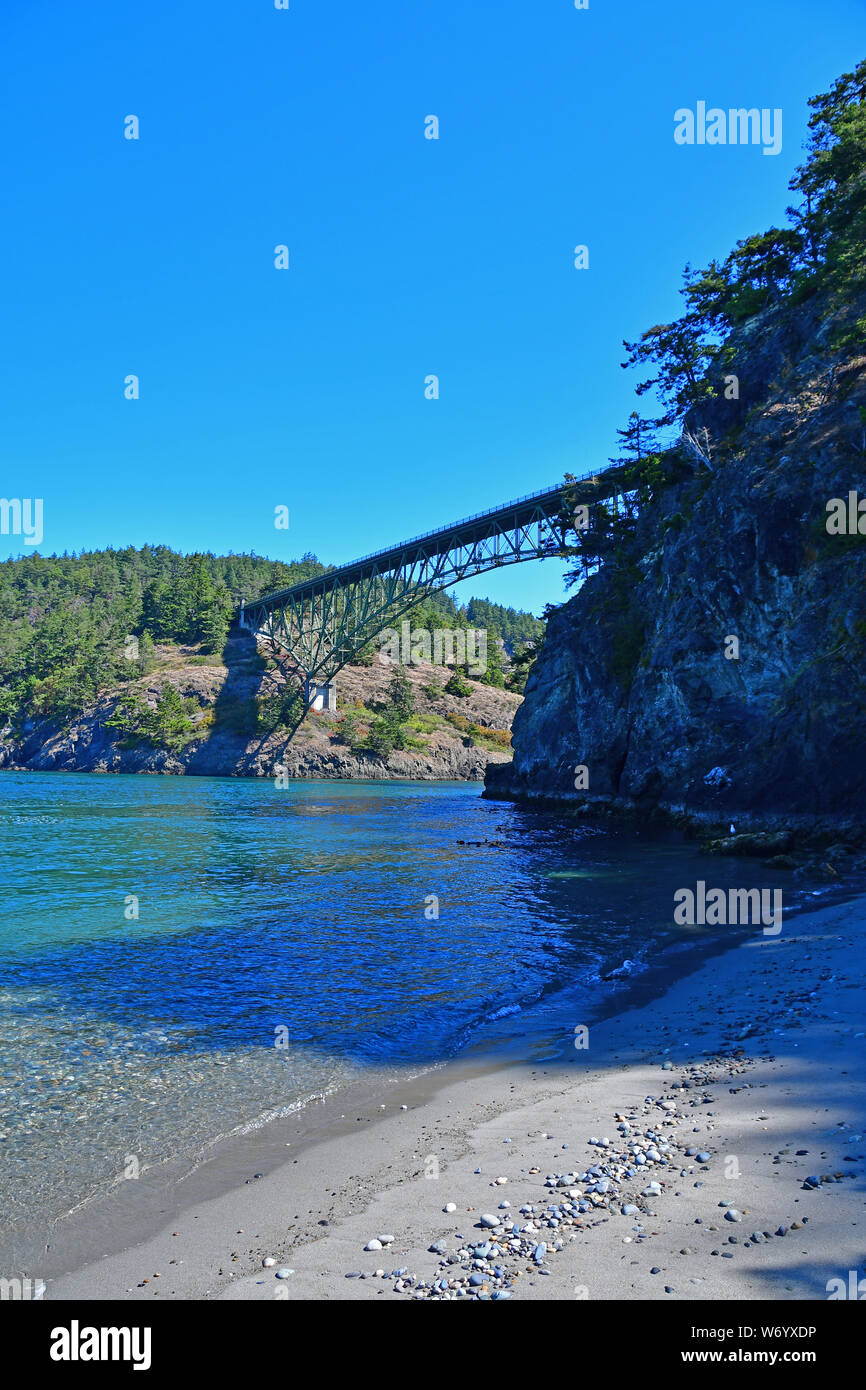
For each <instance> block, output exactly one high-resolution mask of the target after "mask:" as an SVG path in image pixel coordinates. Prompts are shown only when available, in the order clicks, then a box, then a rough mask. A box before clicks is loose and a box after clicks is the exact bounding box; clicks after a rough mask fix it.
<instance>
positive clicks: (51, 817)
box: [0, 772, 791, 1224]
mask: <svg viewBox="0 0 866 1390" xmlns="http://www.w3.org/2000/svg"><path fill="white" fill-rule="evenodd" d="M459 841H465V842H470V841H476V842H478V841H487V842H492V843H487V844H481V845H478V844H475V845H471V844H468V843H466V844H463V845H461V844H459V843H458V842H459ZM0 856H2V857H0V862H2V864H3V866H4V879H5V888H4V892H3V894H2V897H0V1044H2V1058H3V1066H2V1084H0V1202H2V1210H3V1212H4V1217H5V1221H6V1223H7V1224H8V1223H10V1222H11V1223H13V1224H14V1223H15V1222H17V1221H19V1220H24V1219H28V1217H29V1216H30V1215H31V1214H32V1213H33V1212H34V1211H39V1212H40V1213H41V1214H42V1215H43V1216H44V1215H45V1214H51V1213H55V1214H56V1213H58V1212H61V1211H65V1210H68V1209H70V1208H71V1207H72V1206H74V1205H75V1204H76V1203H77V1202H78V1201H80V1200H81V1199H82V1198H83V1197H86V1196H88V1195H90V1194H92V1193H93V1192H95V1191H98V1190H100V1189H103V1188H106V1187H109V1186H111V1184H112V1183H114V1182H115V1181H118V1180H119V1179H120V1176H121V1174H123V1173H124V1171H127V1172H128V1171H129V1165H130V1163H131V1162H132V1163H135V1164H139V1165H141V1166H143V1167H146V1166H148V1165H150V1164H152V1163H155V1162H158V1161H159V1160H161V1159H164V1158H166V1157H169V1156H177V1155H183V1154H192V1153H196V1152H199V1151H200V1150H201V1148H202V1146H203V1145H205V1144H207V1143H208V1142H209V1141H211V1140H213V1139H214V1138H216V1137H217V1136H221V1135H225V1134H229V1133H234V1132H237V1131H238V1130H242V1129H244V1128H245V1127H249V1126H251V1125H255V1124H259V1123H262V1122H263V1121H264V1120H265V1119H266V1118H267V1117H269V1116H272V1115H274V1114H277V1113H284V1112H286V1111H287V1110H290V1109H291V1108H292V1107H297V1106H299V1105H302V1104H304V1103H305V1102H306V1101H308V1100H309V1098H310V1097H312V1096H315V1095H319V1094H321V1093H322V1092H326V1091H334V1090H338V1089H339V1088H341V1087H343V1086H345V1085H346V1084H348V1083H349V1082H351V1081H353V1080H355V1079H357V1078H359V1077H362V1076H365V1075H368V1074H370V1075H377V1074H380V1075H382V1076H391V1075H397V1074H399V1073H402V1072H405V1071H406V1070H407V1069H408V1070H414V1071H417V1070H419V1069H423V1068H426V1067H429V1066H431V1065H435V1064H437V1063H439V1062H442V1061H444V1060H445V1059H447V1058H448V1057H450V1056H453V1055H454V1054H455V1053H456V1052H457V1051H458V1050H459V1049H460V1048H461V1047H463V1046H465V1045H466V1044H467V1043H468V1042H469V1041H474V1042H478V1041H483V1040H484V1038H485V1037H487V1036H489V1037H491V1038H492V1037H493V1036H494V1034H495V1032H496V1029H497V1026H498V1020H501V1019H503V1018H507V1017H511V1016H513V1015H514V1014H516V1013H517V1012H518V1011H521V1014H522V1015H525V1016H526V1018H527V1020H529V1019H536V1018H538V1017H541V1016H542V1015H543V1010H544V1006H545V1000H546V999H549V998H551V997H552V996H553V995H558V996H561V992H562V991H563V990H570V991H571V992H572V994H573V997H574V1001H575V1021H586V1019H587V1018H588V1017H590V1016H591V1014H592V1008H593V1005H594V1002H596V1001H598V1000H599V999H600V998H601V995H602V994H603V992H604V990H605V988H607V989H609V988H610V986H605V985H604V982H603V980H602V977H603V976H604V975H605V974H607V973H609V972H610V971H611V970H613V969H616V968H618V967H621V966H622V965H623V962H625V961H629V962H630V964H629V965H627V966H626V967H625V969H624V971H623V975H622V976H620V977H619V978H620V979H622V978H623V977H624V976H626V975H628V974H630V973H633V972H635V971H639V970H640V969H641V967H642V965H643V964H644V963H646V962H648V961H650V960H652V959H654V958H655V957H657V956H658V954H659V952H661V951H663V950H664V949H665V948H666V947H667V948H669V947H670V946H671V945H672V944H675V943H676V942H681V941H682V940H683V939H684V933H683V931H682V930H681V929H675V928H674V927H673V925H672V921H673V918H672V903H673V893H674V891H675V889H676V888H677V887H679V886H681V885H684V884H689V883H694V881H695V879H696V878H697V877H705V878H712V881H713V882H714V883H715V884H717V885H720V886H726V885H727V884H736V885H740V886H747V887H748V886H750V884H752V883H760V884H762V885H763V886H770V887H772V886H776V885H783V886H784V888H785V889H786V891H787V890H790V887H791V880H790V876H785V875H783V874H778V873H777V874H776V875H773V874H772V873H771V872H770V871H768V870H766V869H761V868H760V866H744V865H743V864H742V863H739V864H738V863H735V862H734V861H718V862H712V864H711V867H710V870H709V871H708V865H707V860H706V859H703V858H698V857H697V856H695V855H694V853H693V851H691V850H689V849H688V848H686V847H684V846H683V845H681V844H679V843H677V842H676V841H674V840H673V839H659V838H653V837H649V836H646V837H644V836H641V835H639V834H635V833H634V832H631V833H629V834H625V833H618V832H610V831H601V830H597V829H593V828H590V827H588V826H585V825H575V824H565V825H562V824H560V823H558V821H557V819H556V818H555V817H553V816H551V815H545V814H540V813H537V812H529V811H526V810H522V809H520V808H517V807H513V806H510V805H505V804H502V803H495V802H485V801H483V800H482V799H481V794H480V788H479V787H478V786H477V785H465V784H454V783H429V782H425V783H394V782H375V783H334V782H300V783H295V784H293V785H292V786H290V787H289V788H288V789H286V790H279V789H277V788H276V787H275V786H274V783H273V782H272V781H270V780H265V779H260V780H252V779H250V780H240V779H216V778H213V779H210V778H192V777H188V778H181V777H124V776H110V777H109V776H106V777H99V776H93V775H91V776H87V775H75V774H67V773H42V774H40V773H14V772H3V773H0ZM434 895H435V898H436V899H437V900H438V906H437V903H434V901H433V896H434ZM437 910H438V917H436V916H435V915H434V914H435V912H436V911H437ZM136 912H137V916H136ZM692 936H694V932H693V933H692ZM277 1043H279V1044H280V1045H279V1046H277V1045H276V1044H277Z"/></svg>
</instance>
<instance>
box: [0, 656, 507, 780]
mask: <svg viewBox="0 0 866 1390" xmlns="http://www.w3.org/2000/svg"><path fill="white" fill-rule="evenodd" d="M224 656H225V660H223V661H221V660H220V658H219V657H216V656H214V657H207V656H203V655H201V654H199V653H198V652H197V651H196V650H194V649H192V648H183V647H176V646H169V645H163V646H160V647H157V649H156V660H155V666H154V669H153V670H152V671H151V673H150V674H149V675H148V676H145V677H142V678H141V679H140V680H137V681H135V682H134V683H132V684H131V685H130V686H129V687H125V688H124V689H125V690H126V689H130V690H132V691H133V692H134V693H135V694H136V695H138V696H139V697H141V698H142V699H144V701H145V702H146V703H148V704H150V705H151V706H153V705H154V704H155V703H156V699H157V695H158V693H159V691H160V690H161V689H162V688H163V687H164V686H166V685H172V686H173V687H174V688H175V689H176V690H177V692H178V693H179V694H180V695H181V696H182V697H183V698H184V699H185V700H188V701H190V702H191V703H194V704H195V705H197V707H198V712H197V714H196V715H195V716H194V718H195V720H196V729H195V730H194V731H193V733H192V736H191V737H190V738H189V739H188V741H187V742H186V743H185V744H184V746H183V747H182V748H179V749H177V750H176V751H172V750H170V749H169V748H165V747H153V746H152V745H151V744H149V743H148V742H147V741H144V740H140V741H138V742H135V741H131V740H129V739H124V738H123V737H122V736H121V735H120V734H119V733H118V732H117V731H116V730H115V729H112V728H111V727H109V726H108V724H107V721H108V720H109V719H110V718H111V717H112V715H113V714H114V713H115V710H116V708H117V705H118V701H119V700H121V699H122V695H123V693H124V692H120V691H113V692H111V693H108V694H106V695H105V696H104V697H103V698H102V699H101V700H99V701H98V702H96V703H95V704H93V705H91V706H89V707H88V708H87V709H86V710H85V711H84V713H83V714H81V715H80V716H79V717H77V718H75V719H73V720H71V721H69V722H65V723H61V724H57V723H51V722H46V723H41V724H36V725H33V726H31V727H29V728H27V729H24V730H21V731H19V732H17V733H16V732H14V731H13V730H12V729H5V730H2V731H0V767H6V768H22V769H29V770H31V771H66V772H128V773H161V774H190V775H197V776H202V777H221V776H227V777H265V776H273V775H275V774H276V773H277V770H278V769H284V770H285V775H287V776H289V777H292V778H361V779H376V780H380V779H383V778H401V779H413V780H414V779H418V780H430V781H439V780H446V781H450V780H459V781H480V780H481V779H482V778H483V776H484V772H485V769H486V767H487V766H488V764H491V763H496V762H501V761H507V760H508V759H509V758H510V757H511V749H510V745H509V736H508V731H509V730H510V727H511V721H512V719H513V716H514V712H515V710H516V709H517V708H518V706H519V705H520V701H521V697H520V696H519V695H516V694H513V693H512V692H511V691H508V690H502V689H498V688H496V687H494V686H489V685H482V684H481V683H480V682H478V681H473V680H469V682H468V684H469V686H470V688H471V694H469V695H468V696H465V697H461V696H456V695H451V694H449V693H447V692H446V691H445V690H444V689H442V687H443V685H444V683H445V681H446V680H447V677H448V675H449V672H448V671H443V670H441V669H440V668H437V667H434V666H430V665H427V664H419V665H417V666H409V667H406V668H405V670H406V674H407V677H408V679H409V682H410V684H411V686H412V692H413V701H414V708H415V712H416V714H417V715H418V720H417V721H416V723H417V724H418V725H419V727H417V728H414V727H410V728H409V730H408V734H409V743H410V746H409V747H407V748H404V749H395V750H394V751H393V752H391V753H389V754H388V755H387V756H383V755H377V754H373V753H369V752H363V751H361V750H353V749H352V748H351V747H349V746H348V745H347V744H346V743H345V742H344V741H343V739H342V737H341V733H340V723H341V719H342V716H343V714H344V712H345V711H346V710H347V709H348V708H350V707H353V706H354V707H356V708H368V709H369V708H373V707H375V706H376V705H377V703H380V702H383V701H385V700H386V699H387V693H388V685H389V682H390V679H391V675H392V670H391V668H390V667H388V666H383V665H380V664H379V663H378V662H377V663H374V664H373V665H372V666H347V667H345V668H344V670H343V671H342V672H341V673H340V675H339V676H338V678H337V690H338V711H337V713H336V714H332V713H329V712H327V711H326V712H322V713H314V712H313V711H310V712H308V713H307V715H306V717H305V719H304V720H303V722H302V723H301V725H300V727H299V728H298V729H297V730H296V731H295V733H294V735H293V736H292V737H291V738H290V737H289V735H288V733H287V731H286V729H278V730H276V731H274V732H273V733H270V734H267V735H265V734H257V735H250V734H249V733H248V732H246V731H245V728H246V726H247V725H248V723H249V718H250V714H251V711H252V710H253V709H254V702H255V700H256V697H257V696H260V695H262V694H270V695H273V694H279V693H280V692H281V691H282V690H283V689H284V688H285V677H284V675H283V673H282V672H281V671H280V670H279V668H278V667H277V666H275V664H274V663H273V662H270V663H268V666H267V669H265V663H264V662H263V661H262V660H261V658H260V657H259V656H257V654H256V648H255V643H254V642H253V641H252V639H251V638H250V637H249V636H241V635H239V634H236V635H235V636H234V637H233V638H231V639H230V640H229V642H228V643H227V644H226V652H225V653H224ZM199 728H200V730H201V732H200V733H198V732H196V730H197V729H199Z"/></svg>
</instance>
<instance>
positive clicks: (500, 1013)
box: [486, 1004, 523, 1023]
mask: <svg viewBox="0 0 866 1390" xmlns="http://www.w3.org/2000/svg"><path fill="white" fill-rule="evenodd" d="M522 1012H523V1008H522V1006H521V1005H520V1004H503V1005H502V1008H501V1009H495V1010H494V1012H493V1013H492V1014H487V1016H486V1022H487V1023H492V1022H493V1020H494V1019H495V1018H505V1017H506V1015H507V1014H519V1013H522Z"/></svg>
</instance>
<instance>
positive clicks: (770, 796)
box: [486, 298, 866, 833]
mask: <svg viewBox="0 0 866 1390" xmlns="http://www.w3.org/2000/svg"><path fill="white" fill-rule="evenodd" d="M864 310H866V303H864V302H862V301H861V302H860V303H852V304H849V306H848V308H847V309H846V310H840V309H838V308H837V309H836V310H833V311H831V310H829V309H828V308H827V305H826V303H822V302H821V301H820V299H818V298H813V299H812V300H810V301H808V302H807V303H806V304H802V305H800V306H798V307H797V308H795V309H793V310H792V309H791V307H790V306H787V307H786V308H784V309H782V310H780V309H776V310H768V311H766V312H764V313H763V314H761V315H758V316H756V317H754V318H752V319H751V320H749V321H748V322H746V323H745V324H744V325H743V326H742V327H741V328H740V329H738V330H737V331H736V332H735V333H734V334H733V335H732V336H731V337H730V338H729V340H728V342H727V343H726V345H725V351H724V359H722V358H721V357H720V358H719V360H718V361H717V362H716V363H715V364H713V366H712V367H711V372H712V371H713V370H715V371H716V372H717V373H718V374H719V377H720V378H721V374H722V373H724V374H725V376H726V377H727V376H728V375H729V374H733V375H735V376H736V378H737V385H738V390H739V396H738V398H737V399H731V400H728V399H724V397H723V396H721V395H717V396H716V397H715V398H713V399H712V400H710V401H709V402H708V403H706V404H704V405H702V406H701V407H700V408H696V409H695V410H693V411H692V412H691V414H690V415H689V416H688V417H687V419H686V426H687V428H688V429H689V430H691V431H692V433H697V432H699V431H701V430H702V429H704V428H706V430H707V432H708V433H707V436H706V438H707V439H708V440H711V441H712V447H711V451H710V458H709V459H708V460H707V463H706V465H705V466H701V465H699V464H697V463H695V462H694V461H692V464H691V466H687V467H683V468H682V469H681V470H680V475H679V478H678V480H677V481H674V482H672V483H671V484H670V485H669V486H667V487H665V488H663V489H662V490H661V491H660V492H659V493H658V494H657V495H656V496H655V497H654V500H653V502H652V504H651V505H648V506H647V507H645V508H644V509H643V510H642V513H641V517H640V520H639V523H638V527H637V535H636V538H635V543H634V547H633V550H632V551H630V552H629V553H628V554H626V555H623V556H620V557H617V558H616V559H614V558H611V559H609V560H608V561H607V562H605V563H604V564H603V565H602V567H601V568H600V570H598V571H597V572H596V573H595V574H593V575H591V576H590V578H589V579H587V580H586V582H585V583H584V584H583V586H582V587H581V589H580V590H579V591H578V592H577V594H576V596H575V597H574V598H573V599H572V600H571V601H570V602H568V603H566V604H565V605H564V606H563V607H562V608H561V609H559V610H557V611H556V612H555V613H554V614H553V615H552V616H551V619H550V622H549V626H548V633H547V640H546V643H545V645H544V648H543V651H542V653H541V655H540V657H539V659H538V661H537V662H536V663H535V666H534V668H533V671H532V674H531V675H530V679H529V682H528V684H527V687H526V692H525V702H524V704H523V705H522V707H521V708H520V709H519V710H518V712H517V716H516V718H515V721H514V729H513V742H514V759H513V762H512V763H511V764H509V765H508V766H505V767H496V768H491V769H490V770H489V772H488V775H487V785H486V795H488V796H499V797H513V798H530V799H542V800H556V801H559V802H569V803H573V804H574V805H575V806H578V807H580V808H581V809H582V810H584V811H590V812H595V811H600V810H602V809H605V810H614V811H626V812H631V813H635V814H638V815H643V814H657V813H662V814H667V815H673V816H675V817H677V818H680V819H684V820H687V821H693V822H699V823H704V824H717V825H718V826H720V827H722V826H723V827H724V828H725V829H727V827H728V823H729V822H731V821H734V822H736V823H737V827H738V829H739V828H741V827H742V828H746V827H747V826H751V827H756V826H762V827H769V826H779V825H786V826H787V825H792V824H799V825H801V826H806V825H808V826H812V827H816V828H820V827H823V828H825V829H827V830H829V831H830V832H831V833H833V832H834V831H836V830H838V829H839V827H840V826H844V827H848V828H849V829H851V830H852V831H857V829H858V828H862V825H863V821H864V811H866V752H864V708H866V699H864V696H866V690H864V676H866V583H864V581H866V535H864V534H860V535H857V534H854V535H852V534H844V533H843V534H830V532H829V531H828V526H827V523H828V520H829V514H828V510H827V505H828V502H830V500H831V499H840V500H843V501H844V502H845V503H846V512H847V503H848V499H849V494H850V493H854V492H856V493H857V499H853V500H854V501H855V504H856V501H857V500H859V499H866V355H864V349H863V348H856V347H851V346H850V339H851V334H850V332H849V333H848V334H847V337H848V341H849V346H847V347H840V346H837V344H838V343H839V341H840V338H843V337H844V336H845V335H844V333H843V332H842V330H843V329H844V327H845V325H846V324H850V323H852V322H856V321H857V318H858V316H860V321H861V323H862V315H863V313H864ZM686 462H687V461H686ZM831 510H834V509H831ZM861 529H862V531H863V532H866V500H864V502H863V513H862V514H861ZM732 638H734V639H736V641H735V642H733V641H731V639H732ZM580 766H584V767H585V768H586V774H585V775H583V774H580V773H577V774H576V772H575V769H576V768H579V767H580ZM582 781H583V782H586V785H585V786H580V783H581V782H582ZM576 782H577V783H578V787H576V786H575V783H576Z"/></svg>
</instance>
